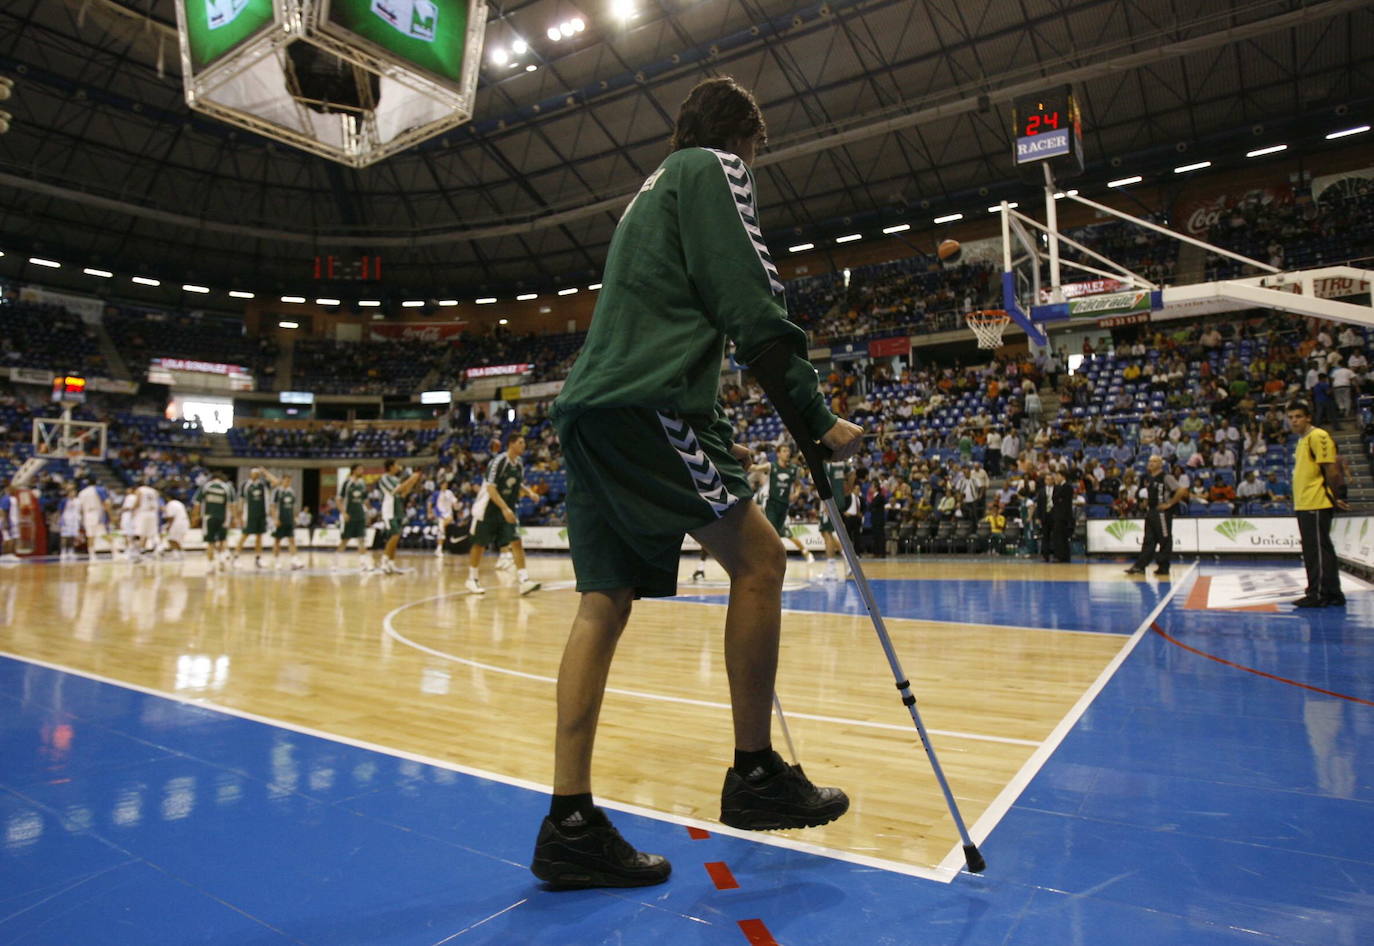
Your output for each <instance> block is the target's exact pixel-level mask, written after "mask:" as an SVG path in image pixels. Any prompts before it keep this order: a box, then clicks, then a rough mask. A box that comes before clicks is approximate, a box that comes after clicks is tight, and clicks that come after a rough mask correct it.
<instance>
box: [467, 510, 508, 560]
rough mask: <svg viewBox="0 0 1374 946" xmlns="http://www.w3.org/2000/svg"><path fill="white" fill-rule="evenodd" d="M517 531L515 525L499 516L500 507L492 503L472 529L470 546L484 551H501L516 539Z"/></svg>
mask: <svg viewBox="0 0 1374 946" xmlns="http://www.w3.org/2000/svg"><path fill="white" fill-rule="evenodd" d="M517 529H518V526H517V524H516V523H514V522H507V521H506V517H505V516H503V515H501V507H500V506H497V505H495V504H494V503H493V504H490V505H488V506H487V511H486V514H485V515H484V516H482V518H481V519H479V520H478V522H477V525H475V526H473V527H472V544H473V545H480V546H482V548H484V549H503V548H505V547H506V546H507V545H510V544H511V543H512V542H514V541H515V540H516V539H517V538H518V532H517Z"/></svg>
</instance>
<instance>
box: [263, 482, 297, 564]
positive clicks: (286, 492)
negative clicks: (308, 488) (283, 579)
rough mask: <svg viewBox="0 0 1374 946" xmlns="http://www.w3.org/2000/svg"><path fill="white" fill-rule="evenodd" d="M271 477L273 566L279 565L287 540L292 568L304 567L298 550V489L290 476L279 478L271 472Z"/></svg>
mask: <svg viewBox="0 0 1374 946" xmlns="http://www.w3.org/2000/svg"><path fill="white" fill-rule="evenodd" d="M269 479H271V481H272V567H273V568H278V567H279V565H278V562H277V559H278V557H279V556H280V555H281V544H282V541H283V540H285V541H286V542H287V544H288V547H289V549H290V551H291V568H292V569H293V570H295V569H300V568H304V567H305V562H303V561H301V557H300V555H299V554H298V553H297V551H296V490H295V488H294V487H292V485H291V479H290V477H287V476H283V477H281V478H280V479H277V478H275V477H271V476H270V474H269Z"/></svg>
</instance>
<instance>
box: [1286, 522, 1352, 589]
mask: <svg viewBox="0 0 1374 946" xmlns="http://www.w3.org/2000/svg"><path fill="white" fill-rule="evenodd" d="M1334 512H1335V510H1333V509H1331V508H1330V507H1328V508H1326V509H1299V510H1298V513H1297V516H1298V534H1299V535H1300V536H1302V563H1303V565H1304V566H1305V567H1306V568H1307V594H1308V596H1309V597H1312V598H1337V597H1340V594H1341V570H1340V567H1339V566H1338V565H1337V564H1336V547H1335V546H1334V545H1332V544H1331V519H1332V516H1333V514H1334Z"/></svg>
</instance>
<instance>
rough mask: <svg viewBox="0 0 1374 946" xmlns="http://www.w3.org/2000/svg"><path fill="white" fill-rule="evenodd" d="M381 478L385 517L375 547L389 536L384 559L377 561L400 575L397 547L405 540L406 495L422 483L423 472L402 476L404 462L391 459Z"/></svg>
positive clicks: (386, 568)
mask: <svg viewBox="0 0 1374 946" xmlns="http://www.w3.org/2000/svg"><path fill="white" fill-rule="evenodd" d="M383 469H384V471H385V472H383V473H382V477H381V479H379V480H378V481H377V487H378V488H379V489H380V490H381V491H382V518H381V521H380V522H378V523H377V538H376V539H374V540H373V546H374V547H375V546H376V545H377V544H379V542H380V540H381V539H385V541H386V546H385V548H383V550H382V557H381V561H376V559H375V557H374V564H375V565H376V566H377V567H378V568H379V569H380V570H381V571H382V573H383V574H386V575H396V574H399V573H400V572H401V571H402V569H400V568H397V567H396V546H397V545H399V544H400V541H401V526H402V524H403V523H404V521H405V498H406V496H407V495H409V494H410V491H411V490H412V489H414V488H415V484H416V483H418V482H420V472H419V471H418V470H416V471H415V472H413V473H411V474H409V475H408V476H406V478H405V479H404V480H403V479H401V473H402V471H401V461H400V460H387V461H386V464H385V466H384V467H383Z"/></svg>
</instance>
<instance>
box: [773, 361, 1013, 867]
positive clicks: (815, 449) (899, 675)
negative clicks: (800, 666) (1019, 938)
mask: <svg viewBox="0 0 1374 946" xmlns="http://www.w3.org/2000/svg"><path fill="white" fill-rule="evenodd" d="M790 358H791V356H790V355H789V354H788V353H787V351H786V350H785V348H784V347H783V346H782V345H780V344H774V345H771V346H769V347H768V348H767V349H765V350H764V351H763V352H761V353H760V354H759V355H757V356H755V358H754V360H753V361H752V362H751V363H750V365H749V370H750V371H751V372H752V373H753V375H754V377H755V378H756V379H757V380H758V382H759V385H760V386H761V387H762V388H763V392H764V393H765V394H767V395H768V400H770V401H772V402H773V408H774V409H775V410H776V411H777V412H778V416H779V417H781V418H782V422H783V426H785V427H786V428H787V431H788V433H790V434H791V435H792V439H793V440H795V441H796V442H797V448H798V449H799V450H800V451H801V454H802V456H803V457H805V458H806V465H807V467H808V468H810V470H811V480H812V482H813V483H815V485H816V492H817V493H818V494H819V495H820V498H821V501H822V502H823V503H825V512H826V515H827V516H829V517H830V523H831V525H833V526H835V537H836V538H837V539H839V541H840V549H841V551H842V552H844V560H845V562H846V563H847V564H848V565H849V570H850V572H852V573H853V576H854V583H855V585H857V586H858V589H859V597H861V598H862V599H863V602H864V607H866V608H867V609H868V616H869V617H870V618H871V619H872V620H873V630H875V631H876V632H877V634H878V643H879V644H881V645H882V648H883V653H884V654H886V655H887V663H888V666H889V667H891V668H892V677H893V679H894V680H895V681H896V685H897V690H898V692H899V693H901V695H902V705H904V706H905V707H906V708H907V710H908V711H909V712H910V713H911V721H912V722H913V723H915V724H916V732H917V733H918V734H920V737H921V745H923V746H924V747H925V750H926V758H928V759H930V767H931V769H932V770H934V772H935V779H936V781H938V782H939V783H940V791H942V792H943V793H944V796H945V804H947V805H948V806H949V813H950V815H951V816H953V818H954V825H955V827H956V828H958V829H959V838H960V840H961V841H962V842H963V845H964V861H965V862H966V863H967V864H968V869H969V870H970V871H971V872H972V873H975V874H980V873H982V872H983V869H984V868H985V867H987V863H986V862H985V861H984V860H983V855H982V854H980V853H979V851H978V846H977V845H976V844H974V843H973V839H972V838H970V837H969V833H968V828H967V827H965V826H964V819H963V817H962V816H961V815H960V814H959V805H958V803H956V802H955V800H954V793H953V792H951V791H950V789H949V782H947V781H946V780H945V773H944V770H943V769H942V768H940V760H939V759H937V758H936V757H935V747H934V746H932V745H931V744H930V735H929V734H928V733H927V732H926V727H925V724H924V723H922V722H921V713H920V711H919V710H917V709H916V697H915V696H914V695H912V692H911V682H910V681H909V680H908V679H907V676H906V674H905V673H904V672H903V671H902V664H901V662H900V661H899V660H898V659H897V652H896V651H895V650H893V648H892V639H891V638H890V637H889V636H888V633H887V625H886V624H884V623H883V615H882V612H880V611H879V610H878V603H877V602H876V601H875V600H874V598H873V589H872V588H870V587H869V585H868V579H867V578H866V577H865V576H864V572H863V568H862V567H861V566H860V564H859V556H858V555H857V554H855V552H854V544H853V543H852V542H851V541H850V540H849V533H848V532H846V531H845V529H844V526H843V524H842V522H843V520H841V518H840V507H839V503H837V502H836V501H835V495H834V493H833V492H832V490H831V489H830V479H829V477H827V476H826V475H825V458H826V452H827V451H826V448H825V447H823V446H821V445H820V444H819V443H817V442H816V441H814V440H812V439H811V437H810V435H809V434H807V430H806V424H805V423H804V422H803V421H802V417H801V411H800V409H799V408H798V407H797V405H796V404H795V403H794V402H793V401H792V396H791V393H790V392H789V391H788V389H787V382H786V378H785V373H786V371H787V366H788V363H789V361H790Z"/></svg>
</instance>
